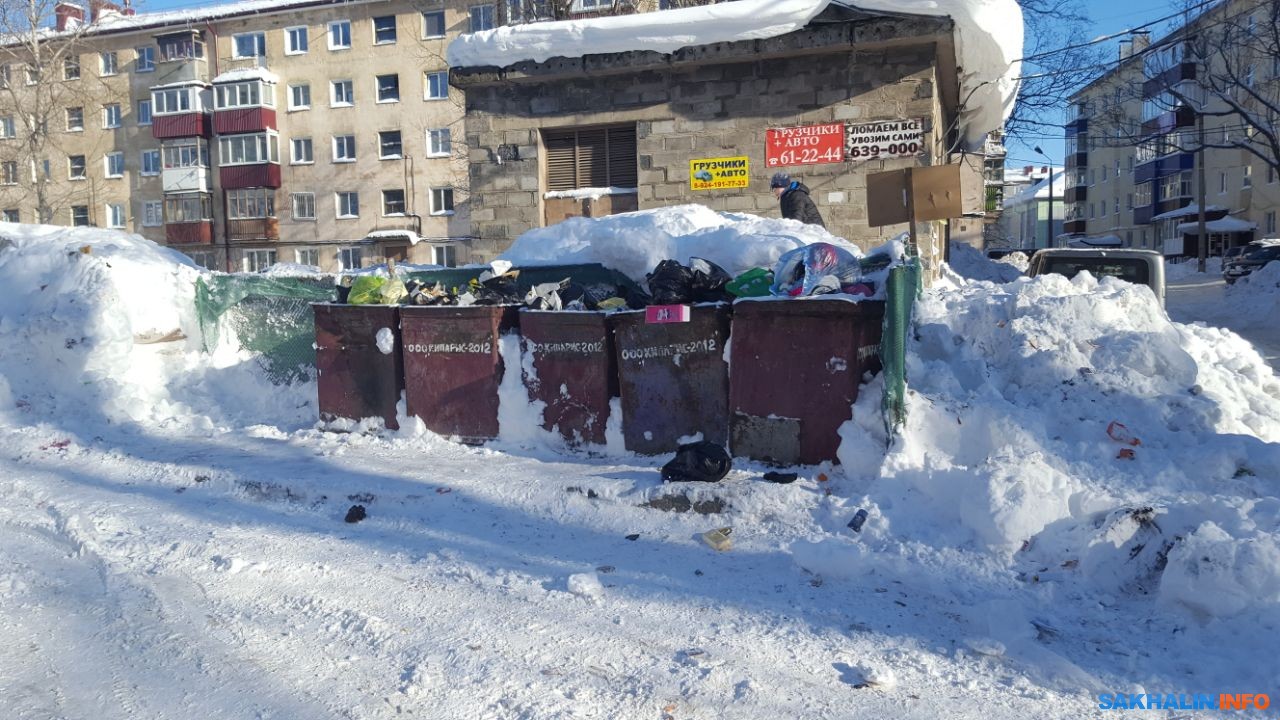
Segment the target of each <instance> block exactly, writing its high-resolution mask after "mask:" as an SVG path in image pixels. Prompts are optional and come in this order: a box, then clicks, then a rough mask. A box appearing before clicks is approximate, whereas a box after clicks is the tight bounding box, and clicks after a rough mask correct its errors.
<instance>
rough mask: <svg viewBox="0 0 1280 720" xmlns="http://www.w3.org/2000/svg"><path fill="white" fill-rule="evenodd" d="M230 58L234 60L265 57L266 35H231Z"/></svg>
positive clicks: (252, 33)
mask: <svg viewBox="0 0 1280 720" xmlns="http://www.w3.org/2000/svg"><path fill="white" fill-rule="evenodd" d="M231 56H232V57H235V58H259V57H266V56H267V34H266V33H264V32H248V33H239V34H237V35H232V36H231Z"/></svg>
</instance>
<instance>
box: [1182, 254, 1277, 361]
mask: <svg viewBox="0 0 1280 720" xmlns="http://www.w3.org/2000/svg"><path fill="white" fill-rule="evenodd" d="M1166 273H1167V274H1166V283H1167V286H1168V288H1167V292H1166V294H1165V303H1166V305H1167V306H1168V309H1169V316H1170V317H1172V318H1173V319H1174V320H1177V321H1178V322H1182V323H1203V324H1205V325H1209V326H1211V327H1222V328H1227V329H1229V330H1231V331H1232V332H1235V333H1237V334H1239V335H1240V336H1241V337H1243V338H1245V339H1247V340H1249V342H1251V343H1253V345H1254V347H1255V348H1257V350H1258V352H1260V353H1262V356H1263V358H1265V359H1266V361H1267V362H1268V363H1270V364H1271V366H1272V367H1273V368H1276V369H1280V323H1277V322H1276V320H1275V318H1276V311H1277V310H1280V290H1278V289H1277V282H1280V263H1271V264H1270V265H1267V266H1266V267H1265V268H1264V269H1263V270H1262V271H1259V272H1258V273H1257V274H1256V275H1257V276H1256V277H1248V278H1244V279H1242V280H1240V281H1238V282H1237V283H1236V284H1235V285H1234V286H1228V285H1227V284H1226V282H1224V281H1223V280H1222V265H1221V261H1220V260H1219V259H1218V258H1210V259H1209V265H1208V267H1207V268H1206V272H1205V273H1204V274H1201V273H1199V272H1196V264H1195V262H1190V263H1181V264H1178V265H1169V266H1168V269H1167V270H1166Z"/></svg>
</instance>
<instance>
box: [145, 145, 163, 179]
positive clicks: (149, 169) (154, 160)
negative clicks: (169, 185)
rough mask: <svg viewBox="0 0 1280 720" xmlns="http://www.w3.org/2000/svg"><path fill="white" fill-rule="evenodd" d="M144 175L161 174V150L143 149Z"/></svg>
mask: <svg viewBox="0 0 1280 720" xmlns="http://www.w3.org/2000/svg"><path fill="white" fill-rule="evenodd" d="M141 173H142V174H143V175H159V174H160V151H159V150H143V151H142V170H141Z"/></svg>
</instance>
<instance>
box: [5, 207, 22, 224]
mask: <svg viewBox="0 0 1280 720" xmlns="http://www.w3.org/2000/svg"><path fill="white" fill-rule="evenodd" d="M4 221H5V222H10V223H16V222H22V221H21V220H20V219H19V218H18V209H17V208H9V209H8V210H5V211H4Z"/></svg>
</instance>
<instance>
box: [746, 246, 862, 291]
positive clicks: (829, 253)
mask: <svg viewBox="0 0 1280 720" xmlns="http://www.w3.org/2000/svg"><path fill="white" fill-rule="evenodd" d="M828 277H830V278H832V279H831V280H825V278H828ZM861 277H862V268H861V266H860V265H859V264H858V259H857V258H856V257H854V256H853V254H852V253H850V252H849V251H848V250H844V249H842V248H838V247H836V246H835V245H831V244H829V243H814V244H812V245H806V246H804V247H802V248H796V249H795V250H791V251H790V252H786V253H783V255H782V257H780V258H778V265H777V267H776V268H775V269H774V271H773V286H772V287H771V288H769V292H770V293H772V294H774V295H784V296H790V297H796V296H807V295H813V294H814V291H815V289H817V288H819V286H822V289H823V290H827V291H830V288H832V287H839V288H844V287H847V286H851V285H854V284H856V283H857V282H858V280H859V279H860V278H861Z"/></svg>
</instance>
